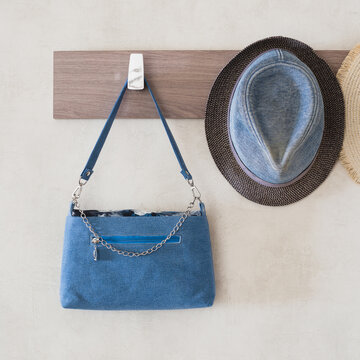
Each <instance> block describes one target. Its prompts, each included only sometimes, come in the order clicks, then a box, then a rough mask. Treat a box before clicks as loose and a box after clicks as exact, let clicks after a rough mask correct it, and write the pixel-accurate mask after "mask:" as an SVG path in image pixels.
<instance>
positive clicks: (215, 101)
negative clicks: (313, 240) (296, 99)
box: [205, 37, 344, 206]
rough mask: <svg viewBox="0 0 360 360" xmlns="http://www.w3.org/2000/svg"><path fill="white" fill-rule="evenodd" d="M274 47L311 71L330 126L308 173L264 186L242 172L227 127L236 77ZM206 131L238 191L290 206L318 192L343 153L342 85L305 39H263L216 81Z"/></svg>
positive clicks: (214, 153)
mask: <svg viewBox="0 0 360 360" xmlns="http://www.w3.org/2000/svg"><path fill="white" fill-rule="evenodd" d="M274 48H280V49H284V50H288V51H290V52H292V53H293V54H294V55H295V56H297V57H298V58H299V59H300V60H301V61H303V62H304V63H305V64H306V65H307V66H308V67H309V68H310V69H311V70H312V72H313V73H314V75H315V76H316V78H317V80H318V83H319V86H320V90H321V93H322V96H323V102H324V116H325V126H324V133H323V138H322V141H321V144H320V147H319V151H318V154H317V156H316V158H315V160H314V161H313V163H312V164H311V167H310V168H309V169H308V171H307V172H306V174H305V175H304V176H302V177H301V178H299V180H298V181H296V182H294V183H292V184H290V185H288V186H284V187H269V186H265V185H262V184H260V183H258V182H256V181H255V180H253V179H252V178H251V177H249V176H248V175H247V174H246V173H245V172H244V171H243V169H242V168H241V167H240V165H239V164H238V162H237V161H236V159H235V157H234V155H233V153H232V150H231V145H230V139H229V136H228V128H227V127H228V125H227V123H228V122H227V116H228V107H229V102H230V98H231V94H232V91H233V88H234V86H235V84H236V81H237V79H238V78H239V76H240V75H241V73H242V72H243V71H244V69H245V68H246V67H247V66H248V65H249V64H250V62H251V61H253V60H254V59H255V58H256V57H257V56H259V55H260V54H261V53H263V52H265V51H268V50H271V49H274ZM205 132H206V138H207V142H208V146H209V149H210V152H211V155H212V157H213V159H214V161H215V163H216V165H217V167H218V168H219V170H220V172H221V173H222V174H223V176H224V177H225V178H226V179H227V180H228V182H229V183H230V184H231V185H232V186H233V187H234V188H235V190H237V191H238V192H239V193H240V194H241V195H243V196H244V197H246V198H247V199H249V200H251V201H254V202H256V203H259V204H262V205H269V206H282V205H288V204H291V203H294V202H296V201H299V200H301V199H303V198H304V197H306V196H307V195H309V194H310V193H311V192H313V191H314V190H315V189H316V188H317V187H318V186H319V185H320V184H321V183H322V182H323V181H324V180H325V179H326V177H327V176H328V175H329V173H330V172H331V170H332V168H333V167H334V165H335V162H336V160H337V158H338V157H339V153H340V150H341V146H342V142H343V137H344V100H343V96H342V92H341V88H340V86H339V83H338V82H337V80H336V76H335V75H334V73H333V72H332V71H331V69H330V67H329V65H328V64H327V63H326V62H325V61H324V60H323V59H321V58H320V57H318V56H317V55H316V54H315V52H314V51H313V50H312V49H311V48H310V47H309V46H307V45H306V44H304V43H302V42H300V41H297V40H294V39H290V38H285V37H271V38H267V39H264V40H260V41H258V42H256V43H253V44H251V45H250V46H248V47H247V48H245V49H244V50H242V51H241V52H240V53H239V54H238V55H237V56H235V57H234V58H233V59H232V60H231V61H230V62H229V63H228V65H226V66H225V68H224V69H223V70H222V71H221V73H220V74H219V75H218V77H217V79H216V80H215V82H214V85H213V87H212V89H211V92H210V95H209V99H208V103H207V108H206V114H205Z"/></svg>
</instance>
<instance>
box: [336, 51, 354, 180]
mask: <svg viewBox="0 0 360 360" xmlns="http://www.w3.org/2000/svg"><path fill="white" fill-rule="evenodd" d="M336 77H337V79H338V81H339V83H340V86H341V89H342V92H343V95H344V101H345V136H344V143H343V148H342V150H341V153H340V160H341V163H342V164H343V165H344V166H345V168H346V169H347V171H348V173H349V175H350V176H351V177H352V179H353V180H354V181H355V182H357V183H359V184H360V44H358V45H357V46H355V47H354V48H353V49H352V50H350V52H349V54H348V55H347V56H346V58H345V60H344V61H343V63H342V64H341V66H340V69H339V71H338V73H337V75H336Z"/></svg>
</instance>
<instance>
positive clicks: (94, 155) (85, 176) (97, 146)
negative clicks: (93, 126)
mask: <svg viewBox="0 0 360 360" xmlns="http://www.w3.org/2000/svg"><path fill="white" fill-rule="evenodd" d="M127 83H128V82H127V80H126V82H125V85H124V87H123V88H122V90H121V93H120V95H119V97H118V99H117V100H116V102H115V105H114V107H113V109H112V110H111V113H110V115H109V117H108V119H107V121H106V123H105V125H104V128H103V129H102V131H101V134H100V136H99V138H98V140H97V142H96V144H95V147H94V149H93V151H92V153H91V155H90V157H89V160H88V161H87V163H86V165H85V169H84V170H83V172H82V173H81V175H80V177H81V179H83V180H88V179H89V178H90V176H91V174H92V173H93V168H94V166H95V164H96V161H97V159H98V157H99V154H100V151H101V149H102V147H103V146H104V143H105V140H106V138H107V136H108V134H109V131H110V129H111V126H112V124H113V122H114V120H115V117H116V114H117V112H118V110H119V107H120V104H121V101H122V99H123V97H124V94H125V91H126V89H127ZM145 84H146V86H147V88H148V89H149V93H150V95H151V98H152V99H153V101H154V104H155V107H156V110H157V112H158V114H159V116H160V119H161V121H162V124H163V125H164V128H165V131H166V134H167V136H168V138H169V140H170V143H171V146H172V148H173V150H174V153H175V156H176V158H177V161H178V162H179V164H180V167H181V171H180V172H181V174H182V175H183V176H184V178H185V179H186V180H191V179H192V176H191V174H190V172H189V170H188V169H187V167H186V165H185V162H184V159H183V157H182V155H181V153H180V150H179V148H178V146H177V144H176V141H175V139H174V136H173V134H172V133H171V130H170V128H169V125H168V124H167V122H166V120H165V118H164V115H163V114H162V112H161V110H160V107H159V105H158V103H157V102H156V100H155V97H154V94H153V92H152V91H151V89H150V86H149V84H148V82H147V81H146V79H145Z"/></svg>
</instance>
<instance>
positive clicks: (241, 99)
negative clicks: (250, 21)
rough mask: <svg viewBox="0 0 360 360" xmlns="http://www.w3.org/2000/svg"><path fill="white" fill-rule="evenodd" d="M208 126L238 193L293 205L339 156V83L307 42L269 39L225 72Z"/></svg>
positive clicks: (215, 154)
mask: <svg viewBox="0 0 360 360" xmlns="http://www.w3.org/2000/svg"><path fill="white" fill-rule="evenodd" d="M205 130H206V137H207V141H208V145H209V148H210V151H211V154H212V156H213V158H214V160H215V163H216V165H217V166H218V168H219V169H220V171H221V172H222V174H223V175H224V176H225V178H226V179H227V180H228V181H229V182H230V184H231V185H232V186H233V187H234V188H235V189H236V190H237V191H238V192H239V193H241V194H242V195H244V196H245V197H246V198H248V199H249V200H252V201H255V202H257V203H260V204H263V205H272V206H278V205H287V204H290V203H293V202H296V201H298V200H300V199H302V198H304V197H305V196H307V195H308V194H310V193H311V192H312V191H313V190H315V189H316V188H317V187H318V186H319V185H320V184H321V183H322V182H323V181H324V180H325V178H326V177H327V176H328V174H329V173H330V171H331V169H332V167H333V166H334V164H335V161H336V159H337V158H338V155H339V152H340V149H341V145H342V141H343V135H344V102H343V97H342V93H341V89H340V87H339V84H338V82H337V80H336V77H335V75H334V74H333V72H332V71H331V69H330V68H329V66H328V65H327V64H326V62H325V61H324V60H322V59H321V58H319V57H318V56H317V55H316V54H315V52H314V51H313V50H312V49H311V48H310V47H308V46H307V45H305V44H303V43H301V42H299V41H297V40H293V39H289V38H284V37H272V38H268V39H264V40H261V41H258V42H256V43H254V44H252V45H250V46H248V47H247V48H246V49H244V50H243V51H241V52H240V53H239V54H238V55H237V56H236V57H235V58H234V59H233V60H231V61H230V63H229V64H228V65H227V66H226V67H225V68H224V69H223V70H222V72H221V73H220V74H219V76H218V78H217V79H216V81H215V83H214V85H213V87H212V90H211V92H210V95H209V100H208V104H207V110H206V116H205Z"/></svg>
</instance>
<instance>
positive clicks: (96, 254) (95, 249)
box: [91, 238, 100, 261]
mask: <svg viewBox="0 0 360 360" xmlns="http://www.w3.org/2000/svg"><path fill="white" fill-rule="evenodd" d="M91 242H92V243H93V244H94V251H93V259H94V261H97V259H98V250H97V244H98V243H99V242H100V241H99V238H93V239H92V240H91Z"/></svg>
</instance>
